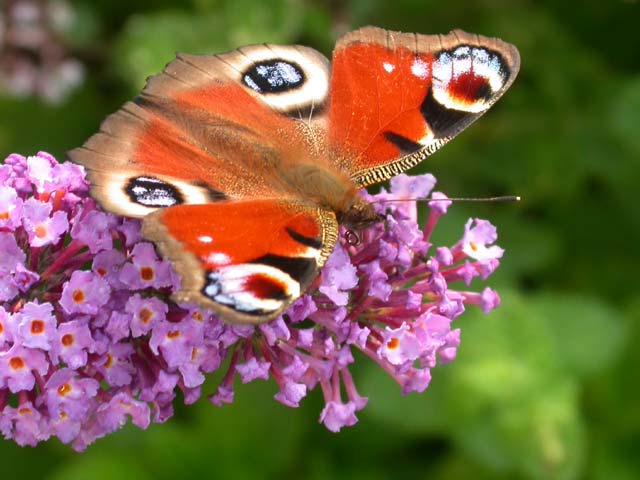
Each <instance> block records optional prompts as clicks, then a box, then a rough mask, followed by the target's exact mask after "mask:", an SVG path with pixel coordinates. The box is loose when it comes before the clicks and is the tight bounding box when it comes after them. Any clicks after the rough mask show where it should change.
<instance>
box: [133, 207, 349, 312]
mask: <svg viewBox="0 0 640 480" xmlns="http://www.w3.org/2000/svg"><path fill="white" fill-rule="evenodd" d="M337 229H338V226H337V222H336V218H335V215H334V214H333V213H332V212H331V211H329V210H325V209H321V208H317V207H313V206H307V205H305V204H303V203H299V202H295V201H287V200H275V199H256V200H239V201H223V202H218V203H215V204H210V205H178V206H174V207H170V208H167V209H163V210H158V211H156V212H155V213H153V214H151V215H148V216H147V217H146V218H145V219H144V222H143V235H144V236H145V238H148V239H149V240H151V241H153V242H154V243H155V244H156V245H157V246H158V248H159V249H160V251H161V252H162V254H163V255H164V256H165V257H166V258H168V259H169V260H171V261H172V262H173V264H174V266H175V268H176V270H177V272H178V273H179V274H180V277H181V279H182V280H181V281H182V284H181V289H180V292H179V293H178V294H177V295H176V299H178V300H180V301H190V302H196V303H199V304H200V305H202V306H205V307H208V308H211V309H213V310H215V311H217V312H218V313H220V314H221V316H222V317H223V318H227V319H231V320H232V321H235V322H242V323H258V322H263V321H266V320H269V319H272V318H274V317H276V316H277V315H279V314H280V313H282V312H283V310H284V309H285V308H286V307H287V306H288V305H289V304H290V303H291V302H293V301H294V300H295V299H296V298H298V297H299V296H300V295H301V294H302V293H303V292H304V291H305V290H306V288H307V287H308V286H309V284H310V283H311V281H313V279H314V278H315V277H316V276H317V273H318V270H319V269H320V268H321V267H322V265H323V264H324V262H325V260H326V259H327V257H328V256H329V254H330V253H331V251H332V250H333V247H334V245H335V242H336V238H337Z"/></svg>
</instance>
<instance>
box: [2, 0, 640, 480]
mask: <svg viewBox="0 0 640 480" xmlns="http://www.w3.org/2000/svg"><path fill="white" fill-rule="evenodd" d="M4 1H7V0H4ZM70 5H71V6H72V7H73V10H74V12H75V17H74V18H73V22H72V23H71V24H70V28H69V29H68V31H67V32H66V34H65V35H64V36H63V38H62V41H63V43H64V45H65V47H66V48H67V49H68V51H69V52H70V53H71V54H72V55H73V56H75V57H76V58H78V59H79V60H81V61H82V62H83V64H84V65H85V66H86V71H87V78H86V79H85V81H84V83H83V84H82V86H81V87H79V88H78V89H76V90H75V91H74V92H73V93H72V94H71V95H70V96H69V97H68V98H67V99H66V100H64V101H62V102H61V103H59V104H57V105H51V104H48V103H46V102H43V101H42V100H40V99H38V98H37V97H29V96H27V97H22V98H15V97H10V96H7V95H2V93H1V92H0V153H1V156H2V157H4V156H5V155H7V154H9V153H11V152H14V151H16V152H19V153H23V154H31V153H34V152H36V151H37V150H39V149H43V150H48V151H50V152H52V153H54V154H55V155H56V156H57V157H58V158H60V159H61V158H63V157H64V152H65V151H66V150H68V149H71V148H73V147H75V146H78V145H80V144H81V143H82V142H83V141H84V140H85V139H86V138H87V137H88V136H89V135H90V134H91V133H93V132H94V131H95V130H96V129H97V127H98V125H99V122H100V120H101V119H102V118H103V117H104V116H105V115H107V114H108V113H110V112H112V111H114V110H115V109H117V108H118V107H119V105H121V104H122V103H123V102H124V101H125V100H127V99H129V98H131V97H132V96H133V95H134V94H135V93H136V92H137V91H138V90H139V89H140V88H141V86H142V85H143V83H144V78H145V77H146V76H147V75H149V74H151V73H155V72H157V71H159V70H160V69H161V68H162V66H163V65H164V64H165V63H166V62H168V61H169V60H171V59H172V58H173V53H174V51H187V52H190V53H200V52H201V53H205V52H209V53H214V52H219V51H224V50H228V49H231V48H234V47H237V46H240V45H244V44H250V43H257V42H263V41H271V42H280V43H303V44H307V45H311V46H314V47H316V48H317V49H319V50H321V51H323V52H324V53H326V54H327V55H329V54H330V52H331V49H332V46H333V43H334V41H335V39H336V38H337V37H338V36H339V35H340V34H341V33H344V32H346V31H348V30H351V29H353V28H356V27H358V26H362V25H366V24H374V25H378V26H382V27H386V28H391V29H396V30H403V31H415V32H422V33H436V32H446V31H449V30H450V29H452V28H457V27H459V28H463V29H466V30H469V31H473V32H477V33H482V34H485V35H490V36H499V37H501V38H503V39H505V40H507V41H510V42H512V43H514V44H516V45H517V46H518V48H519V49H520V52H521V55H522V59H523V65H522V71H521V73H520V76H519V78H518V80H517V81H516V83H515V85H514V86H513V87H512V89H511V91H509V92H508V94H507V95H506V96H505V98H504V99H503V100H501V101H500V102H499V103H498V104H497V105H496V106H495V107H494V108H493V109H492V111H491V112H490V113H489V114H488V115H487V116H486V117H484V118H483V119H482V120H481V121H479V122H478V123H477V124H476V125H474V126H473V127H471V128H470V129H469V130H468V131H466V132H464V133H463V134H462V135H461V136H460V137H459V138H458V139H456V140H455V141H454V142H452V143H451V144H450V145H449V146H447V147H446V148H445V149H444V150H443V151H442V152H440V153H438V154H437V155H436V156H435V157H433V158H432V159H431V160H430V161H428V162H426V163H425V164H424V165H423V166H422V167H423V170H426V171H431V172H433V173H434V174H435V175H436V176H437V177H438V179H439V188H440V189H442V190H444V191H445V192H447V193H448V194H450V195H464V196H472V195H476V196H489V195H494V194H518V195H521V196H522V197H523V198H524V201H523V202H521V203H520V204H517V205H504V204H493V205H463V204H457V205H455V207H454V208H452V210H451V212H452V213H451V214H450V215H447V217H445V221H444V222H443V223H442V225H440V227H441V231H440V234H441V237H440V239H439V240H442V241H452V240H454V239H455V238H457V237H458V236H459V235H460V233H461V229H462V225H463V223H464V221H465V220H466V218H468V217H469V216H477V217H483V218H488V219H490V220H491V221H492V222H493V223H494V224H496V225H498V228H499V234H500V240H499V243H500V245H501V246H503V247H505V248H506V249H507V254H506V256H505V257H504V259H503V263H502V266H501V268H500V269H499V270H498V272H497V273H496V275H495V276H494V277H492V278H491V281H490V284H491V285H492V286H494V287H496V288H497V289H498V291H499V292H500V293H501V295H502V299H503V306H502V307H501V308H500V309H498V310H497V311H495V312H493V313H492V314H491V315H489V316H487V317H485V316H483V315H481V314H478V312H474V311H469V312H467V313H466V314H465V315H464V316H463V317H462V318H461V319H460V320H459V321H458V325H457V326H459V327H461V328H462V346H461V348H460V350H459V357H458V359H457V360H456V361H455V362H453V363H452V364H450V365H447V366H443V367H442V366H441V367H439V368H437V369H435V370H434V372H433V373H434V378H433V381H432V384H431V386H430V388H429V389H428V390H427V391H426V392H425V394H423V395H411V396H408V397H402V396H401V394H400V392H399V391H398V389H397V387H396V385H395V384H393V382H392V381H391V380H390V379H388V378H387V377H386V376H385V375H384V374H383V373H382V372H380V371H378V370H377V369H376V368H375V367H374V366H373V365H372V364H371V363H370V362H368V361H367V360H366V359H364V358H359V359H358V360H359V361H358V362H356V363H357V364H359V365H358V367H359V368H356V369H355V371H354V377H355V378H356V381H357V382H358V385H359V388H360V391H361V393H362V394H364V395H367V396H369V397H370V402H369V405H368V407H367V408H366V409H365V410H364V411H363V412H361V414H360V415H359V418H360V422H359V423H358V424H357V425H356V426H355V427H352V428H348V429H346V430H343V432H342V433H340V434H337V435H336V434H331V433H329V432H328V431H326V430H325V428H324V427H323V426H321V425H319V424H317V421H316V420H317V416H318V414H319V411H320V409H321V406H322V400H321V398H320V397H321V395H320V392H315V393H314V394H312V395H311V396H310V397H309V398H308V399H306V400H305V401H304V402H303V405H302V407H301V408H300V409H297V410H292V409H289V408H286V407H284V406H281V405H280V404H278V403H277V402H275V401H274V400H273V399H272V395H273V394H274V393H275V386H274V385H272V384H268V383H262V384H256V385H249V386H241V387H239V388H238V392H237V395H236V402H235V403H234V404H233V405H230V406H225V407H224V408H222V409H217V408H215V407H213V406H212V405H210V404H208V403H207V402H206V401H201V402H199V403H198V404H197V405H195V406H192V407H189V408H184V407H182V408H181V407H179V408H178V411H177V415H176V416H175V417H174V418H173V419H172V420H170V421H169V422H168V423H167V424H165V425H155V426H152V427H151V428H150V429H149V430H148V431H139V430H137V429H136V428H132V427H127V428H125V429H124V430H122V431H120V432H118V433H117V434H116V435H112V436H110V438H107V439H104V440H101V441H99V442H97V443H96V444H94V445H93V446H92V447H90V448H89V450H88V451H87V452H86V453H84V454H82V455H79V454H76V453H73V452H72V451H70V449H69V448H68V447H66V446H63V445H60V444H59V443H56V442H50V443H47V444H44V445H41V446H39V447H37V448H35V449H30V448H23V449H21V448H18V447H16V446H14V445H13V444H11V443H8V442H3V443H0V464H1V465H3V466H4V468H3V477H4V478H21V479H28V478H53V479H75V478H77V479H85V478H93V479H100V478H105V479H106V478H134V477H135V478H137V479H146V478H149V479H152V478H153V479H165V478H166V479H173V478H209V477H219V478H235V479H243V478H252V479H253V478H276V477H284V478H286V477H287V476H293V475H295V476H296V477H300V478H311V479H324V478H332V479H340V478H348V479H358V478H366V479H367V480H374V479H382V478H391V477H395V478H399V477H401V476H402V477H406V478H430V479H440V478H442V479H445V478H446V479H465V478H469V477H472V476H473V477H475V478H476V479H477V480H482V479H502V478H505V479H506V478H560V479H573V478H587V479H599V478H615V479H636V478H640V456H639V455H638V453H639V452H640V396H639V395H638V392H639V390H640V382H639V381H638V380H639V377H638V375H639V368H640V349H638V347H637V345H638V343H639V342H640V299H639V298H638V295H637V289H638V281H637V276H638V267H639V266H640V262H639V261H638V260H639V258H638V257H639V256H638V245H639V244H640V215H639V214H638V207H637V203H638V193H639V190H638V187H637V186H638V184H639V180H640V131H639V128H640V68H639V67H640V35H638V23H639V22H640V5H638V3H637V1H635V0H626V1H618V0H609V1H602V0H590V1H581V2H573V1H565V2H556V1H552V0H548V1H531V0H529V1H527V0H517V1H507V0H491V1H490V0H469V1H446V2H445V1H437V0H394V1H393V2H388V1H385V0H352V1H348V2H339V1H328V0H325V1H320V0H317V1H304V0H275V1H271V2H268V1H265V0H188V1H182V2H180V1H170V0H126V1H125V0H111V1H109V2H106V1H105V2H98V1H96V0H78V1H73V2H70ZM436 240H438V239H436ZM476 287H478V288H480V287H481V286H480V285H476Z"/></svg>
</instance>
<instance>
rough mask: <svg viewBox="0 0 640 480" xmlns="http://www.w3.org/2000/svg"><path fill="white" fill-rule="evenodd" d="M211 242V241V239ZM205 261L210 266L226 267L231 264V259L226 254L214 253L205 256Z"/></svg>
mask: <svg viewBox="0 0 640 480" xmlns="http://www.w3.org/2000/svg"><path fill="white" fill-rule="evenodd" d="M209 238H211V237H209ZM211 240H212V241H213V239H212V238H211ZM205 261H206V262H207V263H209V264H211V265H228V264H229V263H231V258H230V257H229V255H227V254H226V253H221V252H214V253H210V254H209V255H207V258H206V260H205Z"/></svg>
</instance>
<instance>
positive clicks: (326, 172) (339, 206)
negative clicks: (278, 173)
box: [283, 162, 383, 229]
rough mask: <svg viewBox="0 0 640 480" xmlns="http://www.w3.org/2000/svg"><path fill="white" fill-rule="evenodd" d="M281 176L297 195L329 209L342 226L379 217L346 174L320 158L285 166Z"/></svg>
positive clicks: (358, 225) (361, 224) (355, 225)
mask: <svg viewBox="0 0 640 480" xmlns="http://www.w3.org/2000/svg"><path fill="white" fill-rule="evenodd" d="M283 177H284V180H285V182H286V183H287V184H288V185H289V186H290V187H291V188H293V189H294V190H295V191H296V193H297V194H299V195H300V198H305V199H307V200H308V201H311V202H312V203H314V204H316V205H318V206H320V207H323V208H326V209H329V210H331V211H333V212H334V213H335V215H336V218H337V219H338V222H339V223H341V224H343V225H345V226H348V227H353V228H355V229H362V228H366V227H368V226H370V225H372V224H374V223H377V222H379V221H381V220H382V218H383V217H382V216H381V215H379V214H378V213H376V212H375V210H374V209H373V206H372V205H371V204H370V203H368V202H367V201H365V200H364V199H363V198H362V197H361V196H360V194H359V193H358V190H357V188H356V186H355V185H354V183H353V182H352V181H351V180H350V179H349V178H348V177H347V176H346V175H344V174H343V173H341V172H339V171H338V170H335V169H333V168H331V167H328V166H326V165H324V164H323V162H318V163H316V164H311V163H304V164H298V165H295V166H289V168H287V170H286V172H283Z"/></svg>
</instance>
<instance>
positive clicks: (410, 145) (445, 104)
mask: <svg viewBox="0 0 640 480" xmlns="http://www.w3.org/2000/svg"><path fill="white" fill-rule="evenodd" d="M519 62H520V60H519V56H518V52H517V50H516V49H515V47H513V46H512V45H509V44H507V43H505V42H502V41H501V40H498V39H494V38H487V37H481V36H478V35H472V34H468V33H465V32H462V31H460V30H455V31H453V32H451V33H450V34H448V35H419V34H408V33H400V32H391V31H388V30H382V29H380V28H375V27H366V28H362V29H360V30H356V31H354V32H350V33H348V34H347V35H345V36H343V37H342V38H341V39H340V40H339V41H338V43H337V45H336V48H335V50H334V53H333V61H332V73H331V90H330V92H331V94H330V105H331V107H330V113H329V121H330V127H329V143H330V144H331V145H333V146H334V148H336V149H342V150H343V151H346V152H347V153H346V155H344V156H343V157H342V158H347V159H348V161H347V162H345V163H341V164H340V168H342V169H344V170H346V171H349V172H350V174H351V178H352V180H353V181H354V182H355V183H356V184H357V185H359V186H366V185H370V184H373V183H378V182H381V181H384V180H387V179H389V178H391V177H392V176H393V175H397V174H398V173H400V172H402V171H404V170H407V169H408V168H410V167H412V166H414V165H416V164H417V163H419V162H420V161H422V160H424V158H426V157H427V156H429V155H431V154H432V153H433V152H435V151H436V150H437V149H438V148H440V147H441V146H442V145H444V144H445V143H446V142H448V141H449V140H450V139H451V138H453V137H454V136H455V135H457V134H458V133H459V132H460V131H461V130H463V129H464V128H466V127H467V126H468V125H469V124H470V123H471V122H473V121H474V120H475V119H477V118H478V117H479V116H480V115H482V114H483V113H484V112H485V111H486V110H487V109H488V108H489V107H490V106H491V105H493V103H494V102H495V101H496V100H497V99H498V98H499V97H500V96H501V95H502V94H503V93H504V92H505V90H506V89H507V88H508V87H509V86H510V85H511V83H512V82H513V80H514V79H515V76H516V74H517V71H518V68H519Z"/></svg>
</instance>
